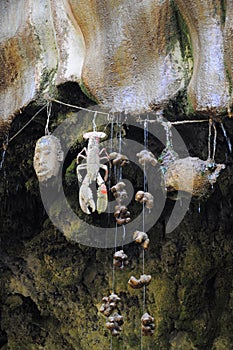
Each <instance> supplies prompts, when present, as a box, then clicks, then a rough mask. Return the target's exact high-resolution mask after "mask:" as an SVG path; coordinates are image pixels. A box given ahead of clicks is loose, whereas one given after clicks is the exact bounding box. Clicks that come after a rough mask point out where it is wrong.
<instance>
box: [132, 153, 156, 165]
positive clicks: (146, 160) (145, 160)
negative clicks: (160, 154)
mask: <svg viewBox="0 0 233 350" xmlns="http://www.w3.org/2000/svg"><path fill="white" fill-rule="evenodd" d="M136 156H137V157H138V162H139V163H140V164H141V165H142V166H145V165H147V164H151V165H152V166H156V164H157V163H158V161H157V159H156V158H155V156H154V155H153V153H151V152H150V151H148V150H146V149H144V150H142V151H141V152H139V153H137V154H136Z"/></svg>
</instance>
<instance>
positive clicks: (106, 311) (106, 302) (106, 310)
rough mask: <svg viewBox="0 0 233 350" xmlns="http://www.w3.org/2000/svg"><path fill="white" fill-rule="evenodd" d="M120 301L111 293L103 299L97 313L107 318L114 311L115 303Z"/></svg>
mask: <svg viewBox="0 0 233 350" xmlns="http://www.w3.org/2000/svg"><path fill="white" fill-rule="evenodd" d="M120 300H121V298H119V297H118V295H117V294H115V293H112V294H110V295H109V296H108V297H103V299H102V301H103V304H102V305H101V307H100V309H99V311H100V312H101V313H102V314H103V315H104V316H107V317H109V316H110V315H111V314H112V312H113V311H114V310H115V309H116V307H117V303H118V302H119V301H120Z"/></svg>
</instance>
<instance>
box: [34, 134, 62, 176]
mask: <svg viewBox="0 0 233 350" xmlns="http://www.w3.org/2000/svg"><path fill="white" fill-rule="evenodd" d="M63 158H64V154H63V151H62V149H61V144H60V141H59V140H58V138H56V137H55V136H53V135H46V136H43V137H41V138H40V139H39V140H38V141H37V142H36V147H35V154H34V159H33V165H34V169H35V172H36V175H37V177H38V180H39V181H40V182H44V181H47V180H48V179H50V178H51V177H52V176H57V174H58V172H59V168H60V162H62V161H63Z"/></svg>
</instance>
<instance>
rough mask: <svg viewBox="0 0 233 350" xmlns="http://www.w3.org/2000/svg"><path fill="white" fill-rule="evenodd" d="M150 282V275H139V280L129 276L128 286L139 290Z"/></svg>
mask: <svg viewBox="0 0 233 350" xmlns="http://www.w3.org/2000/svg"><path fill="white" fill-rule="evenodd" d="M150 282H151V275H141V276H140V278H139V279H137V278H135V277H134V276H131V277H130V279H129V281H128V284H129V285H130V287H132V288H133V289H139V288H142V287H144V286H148V285H149V284H150Z"/></svg>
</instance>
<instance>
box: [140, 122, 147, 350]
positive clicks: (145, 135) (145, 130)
mask: <svg viewBox="0 0 233 350" xmlns="http://www.w3.org/2000/svg"><path fill="white" fill-rule="evenodd" d="M144 149H145V150H147V149H148V116H147V117H146V120H145V121H144ZM143 171H144V176H143V179H144V183H143V189H144V192H147V191H148V184H147V175H146V162H144V165H143ZM142 231H143V232H145V203H143V207H142ZM142 274H143V275H144V274H145V249H144V248H142ZM142 293H143V297H142V314H143V315H144V313H145V309H146V286H143V291H142ZM141 350H143V334H142V328H141Z"/></svg>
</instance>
